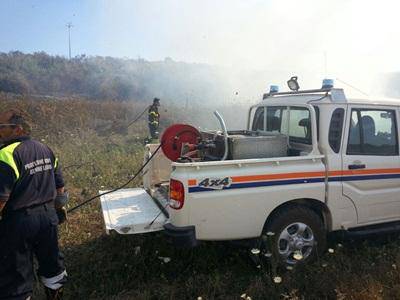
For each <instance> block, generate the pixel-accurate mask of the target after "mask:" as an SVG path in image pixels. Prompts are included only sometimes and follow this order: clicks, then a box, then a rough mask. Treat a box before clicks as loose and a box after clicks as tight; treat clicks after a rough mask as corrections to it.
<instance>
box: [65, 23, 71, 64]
mask: <svg viewBox="0 0 400 300" xmlns="http://www.w3.org/2000/svg"><path fill="white" fill-rule="evenodd" d="M66 26H67V28H68V50H69V51H68V54H69V59H70V60H71V27H72V26H73V25H72V23H71V22H68V23H67V25H66Z"/></svg>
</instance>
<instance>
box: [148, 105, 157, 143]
mask: <svg viewBox="0 0 400 300" xmlns="http://www.w3.org/2000/svg"><path fill="white" fill-rule="evenodd" d="M159 106H160V99H158V98H154V100H153V104H152V105H150V107H149V111H148V120H149V131H150V135H151V138H152V139H158V125H159V123H160V113H159V112H158V107H159Z"/></svg>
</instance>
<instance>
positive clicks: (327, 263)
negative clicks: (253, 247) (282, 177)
mask: <svg viewBox="0 0 400 300" xmlns="http://www.w3.org/2000/svg"><path fill="white" fill-rule="evenodd" d="M0 102H1V104H2V105H1V107H0V111H2V110H5V109H7V108H10V107H20V108H22V109H25V110H26V111H28V112H29V113H30V114H31V115H32V118H33V122H34V132H33V135H34V137H35V138H37V139H39V140H42V141H43V142H45V143H47V144H49V145H50V146H51V147H52V148H53V149H54V151H55V152H56V153H57V155H58V157H59V158H60V161H61V163H62V166H63V171H64V175H65V178H66V182H67V187H68V189H69V191H70V193H71V196H72V197H71V202H70V207H72V206H74V205H75V204H77V203H80V202H82V201H83V200H84V199H87V198H88V197H90V196H92V195H95V194H96V193H97V192H98V190H100V189H107V188H111V187H116V186H118V185H119V184H122V183H124V182H125V181H127V179H129V178H131V176H132V175H133V174H134V173H135V172H136V170H137V169H138V168H139V166H140V165H141V163H142V161H143V140H144V139H145V138H146V136H147V129H146V122H145V120H144V119H142V120H140V121H139V122H138V123H136V124H135V125H134V126H132V127H130V128H129V129H127V128H126V124H127V123H128V122H129V121H130V120H132V119H133V118H134V116H136V115H137V114H138V113H140V112H141V111H142V109H143V106H142V105H140V104H134V103H129V102H115V101H114V102H110V101H104V102H101V103H99V102H93V101H84V100H76V99H71V100H63V101H60V100H53V99H45V100H43V99H42V100H38V99H36V100H30V99H29V98H24V97H17V98H15V97H9V96H7V95H1V96H0ZM164 118H165V120H164V122H165V125H166V124H167V123H170V122H173V121H174V119H175V118H179V116H178V115H174V116H172V115H168V114H165V115H164ZM140 184H141V180H140V178H139V179H137V180H135V181H134V182H133V183H132V184H131V186H139V185H140ZM60 230H61V234H60V242H61V246H62V250H63V252H64V254H65V257H66V263H67V267H68V273H69V276H70V277H69V278H70V281H69V283H68V285H67V286H66V299H200V298H198V297H201V299H398V298H400V272H399V270H398V267H400V252H399V246H400V241H399V238H398V236H397V235H393V236H382V237H379V238H378V239H373V240H372V239H370V240H365V241H354V242H349V241H347V242H344V241H341V240H340V239H332V238H331V240H330V245H329V247H330V248H331V251H330V252H327V253H326V254H324V255H323V256H321V257H319V259H318V260H317V261H316V262H315V263H314V264H312V265H309V266H305V267H297V268H295V269H294V270H282V269H277V268H276V267H274V263H273V262H272V263H270V262H269V261H268V260H267V259H264V260H263V261H262V267H261V268H259V269H258V268H256V266H255V264H254V263H253V262H252V260H251V259H250V251H249V249H246V248H243V247H238V246H235V245H232V244H230V243H229V242H220V243H211V242H209V243H204V244H202V245H201V246H200V247H198V248H195V249H192V250H180V249H175V248H174V247H172V245H170V244H169V242H168V240H167V239H166V238H165V236H164V235H163V234H162V233H153V234H147V235H135V236H120V235H110V236H109V235H106V234H105V232H104V224H103V220H102V215H101V210H100V205H99V201H98V200H96V201H94V202H93V203H91V204H89V205H87V206H84V207H82V209H80V210H79V211H76V212H75V213H73V214H71V215H70V216H69V221H68V223H66V224H64V225H62V226H60ZM278 276H279V277H281V278H282V282H281V283H276V282H274V278H275V277H278ZM244 294H246V295H244ZM35 296H36V299H41V297H42V296H43V294H42V291H41V288H40V284H37V286H36V290H35ZM241 296H242V297H241ZM248 297H250V298H248Z"/></svg>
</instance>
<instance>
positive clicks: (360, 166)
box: [348, 164, 365, 170]
mask: <svg viewBox="0 0 400 300" xmlns="http://www.w3.org/2000/svg"><path fill="white" fill-rule="evenodd" d="M348 167H349V170H356V169H365V164H358V165H349V166H348Z"/></svg>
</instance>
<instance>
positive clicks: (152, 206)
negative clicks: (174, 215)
mask: <svg viewBox="0 0 400 300" xmlns="http://www.w3.org/2000/svg"><path fill="white" fill-rule="evenodd" d="M103 192H105V191H100V193H103ZM156 201H157V200H155V199H153V198H152V197H151V196H150V195H149V194H148V193H147V192H146V190H145V189H143V188H128V189H121V190H118V191H115V192H112V193H110V194H107V195H103V196H101V197H100V202H101V208H102V211H103V217H104V222H105V225H106V231H107V233H109V231H110V230H115V231H116V232H118V233H120V234H137V233H145V232H152V231H160V230H163V229H164V228H163V225H164V224H165V223H167V221H168V218H167V217H166V215H165V213H164V212H163V211H162V210H161V208H160V207H165V206H166V203H162V202H160V203H159V204H158V205H157V204H156Z"/></svg>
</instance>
